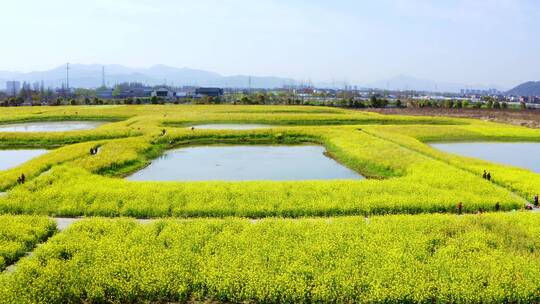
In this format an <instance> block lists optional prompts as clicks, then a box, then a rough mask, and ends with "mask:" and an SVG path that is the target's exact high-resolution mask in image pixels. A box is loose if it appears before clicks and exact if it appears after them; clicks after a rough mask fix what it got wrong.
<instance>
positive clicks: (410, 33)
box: [0, 0, 540, 88]
mask: <svg viewBox="0 0 540 304" xmlns="http://www.w3.org/2000/svg"><path fill="white" fill-rule="evenodd" d="M3 12H4V14H3V15H4V16H3V18H0V25H1V26H2V28H4V29H5V30H4V31H3V40H4V44H5V47H3V49H2V52H1V53H0V54H2V55H3V56H0V71H20V72H30V71H39V70H47V69H52V68H55V67H58V66H60V65H63V64H65V63H66V62H71V63H80V64H93V63H97V64H118V65H123V66H127V67H134V68H142V67H149V66H153V65H156V64H163V65H168V66H173V67H178V68H182V67H187V68H192V69H200V70H205V71H210V72H215V73H219V74H222V75H254V76H278V77H286V78H293V79H296V80H300V81H307V80H311V81H326V82H328V81H332V80H335V81H340V82H343V81H347V82H349V83H351V84H366V83H372V82H376V81H380V80H384V79H388V78H392V77H395V76H397V75H410V76H414V77H416V78H419V79H427V80H432V81H435V82H447V83H458V84H468V85H486V86H491V85H494V86H499V87H504V88H511V87H513V86H515V85H517V84H519V83H522V82H525V81H529V80H538V79H540V75H539V74H540V73H539V71H538V68H537V67H538V66H540V58H538V55H537V54H538V53H539V51H540V42H539V41H538V39H535V38H534V37H539V34H540V18H539V17H540V3H537V2H535V1H532V0H515V1H511V0H491V1H490V0H478V1H465V0H458V1H437V2H434V1H423V0H383V1H377V3H371V2H368V3H364V2H363V3H357V2H356V1H346V0H341V1H333V2H332V3H328V1H322V0H315V1H305V0H298V1H285V0H274V1H259V2H257V3H256V4H254V3H253V2H251V1H246V0H230V1H217V0H202V1H197V3H193V2H191V1H172V0H158V1H149V0H140V1H127V0H119V1H114V3H112V2H109V1H105V0H94V1H67V0H52V1H47V2H42V1H37V0H36V1H31V0H22V1H17V2H8V3H4V4H3ZM21 16H24V18H23V17H21Z"/></svg>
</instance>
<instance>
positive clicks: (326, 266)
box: [0, 213, 540, 303]
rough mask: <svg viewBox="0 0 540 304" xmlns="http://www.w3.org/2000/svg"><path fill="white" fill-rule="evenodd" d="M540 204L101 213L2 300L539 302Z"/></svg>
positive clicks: (60, 242) (41, 256) (0, 279)
mask: <svg viewBox="0 0 540 304" xmlns="http://www.w3.org/2000/svg"><path fill="white" fill-rule="evenodd" d="M539 220H540V216H539V215H538V214H523V213H515V214H490V215H486V214H484V215H467V216H455V215H420V216H404V215H402V216H385V217H373V218H369V219H364V218H361V217H351V218H348V217H345V218H335V219H303V220H287V219H264V220H259V221H256V222H254V221H251V220H241V219H224V220H215V219H214V220H211V219H200V220H184V221H175V220H163V221H158V222H156V223H153V224H137V223H136V222H135V221H133V220H124V219H121V220H106V219H93V220H87V221H83V222H81V223H78V224H75V225H74V226H72V227H71V228H69V229H68V230H67V231H66V232H64V233H61V234H58V235H56V236H54V237H53V238H52V239H51V240H49V241H48V242H47V243H46V244H44V245H43V246H41V247H39V248H38V249H37V250H36V251H35V253H34V256H33V257H32V258H29V259H23V260H21V261H20V262H19V263H18V268H17V271H16V272H14V273H11V274H3V275H1V276H0V302H2V301H3V302H4V303H133V302H160V303H162V302H187V301H209V302H212V301H218V302H235V303H236V302H264V303H284V302H286V303H312V302H321V303H328V302H339V303H404V302H407V303H413V302H414V303H427V302H430V303H431V302H451V303H518V302H519V303H535V302H538V301H539V300H540V287H539V285H538V278H539V277H540V267H538V263H539V261H540V251H539V248H540V226H539V225H538V221H539Z"/></svg>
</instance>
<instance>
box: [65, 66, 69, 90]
mask: <svg viewBox="0 0 540 304" xmlns="http://www.w3.org/2000/svg"><path fill="white" fill-rule="evenodd" d="M66 90H67V91H68V92H69V62H68V63H66Z"/></svg>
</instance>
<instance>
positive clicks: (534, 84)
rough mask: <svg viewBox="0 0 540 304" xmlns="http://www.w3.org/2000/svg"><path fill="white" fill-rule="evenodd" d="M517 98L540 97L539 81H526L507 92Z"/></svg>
mask: <svg viewBox="0 0 540 304" xmlns="http://www.w3.org/2000/svg"><path fill="white" fill-rule="evenodd" d="M507 93H508V94H510V95H517V96H540V81H528V82H525V83H522V84H520V85H518V86H517V87H515V88H513V89H511V90H510V91H508V92H507Z"/></svg>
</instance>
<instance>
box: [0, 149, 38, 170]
mask: <svg viewBox="0 0 540 304" xmlns="http://www.w3.org/2000/svg"><path fill="white" fill-rule="evenodd" d="M47 152H48V151H47V150H0V170H7V169H11V168H14V167H17V166H18V165H20V164H23V163H25V162H27V161H29V160H31V159H32V158H34V157H38V156H40V155H42V154H45V153H47Z"/></svg>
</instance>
